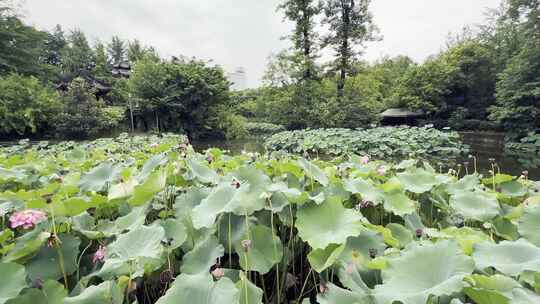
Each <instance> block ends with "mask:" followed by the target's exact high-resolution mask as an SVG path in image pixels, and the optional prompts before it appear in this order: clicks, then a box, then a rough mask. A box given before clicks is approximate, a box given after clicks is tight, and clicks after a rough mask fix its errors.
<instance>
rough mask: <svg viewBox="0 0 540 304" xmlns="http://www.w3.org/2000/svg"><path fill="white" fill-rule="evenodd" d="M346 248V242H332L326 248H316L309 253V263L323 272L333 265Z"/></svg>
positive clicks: (316, 269)
mask: <svg viewBox="0 0 540 304" xmlns="http://www.w3.org/2000/svg"><path fill="white" fill-rule="evenodd" d="M343 249H345V244H342V245H336V244H330V245H328V247H326V248H325V249H315V250H312V251H311V252H310V253H309V254H308V261H309V264H310V265H311V267H312V268H313V269H315V271H317V272H319V273H321V272H323V271H324V270H325V269H326V268H328V267H330V266H332V265H333V264H334V263H335V262H336V261H337V259H338V258H339V256H340V255H341V253H342V252H343Z"/></svg>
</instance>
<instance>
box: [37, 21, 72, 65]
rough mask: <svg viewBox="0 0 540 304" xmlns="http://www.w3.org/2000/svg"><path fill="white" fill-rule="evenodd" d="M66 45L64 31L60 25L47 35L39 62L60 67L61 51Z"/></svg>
mask: <svg viewBox="0 0 540 304" xmlns="http://www.w3.org/2000/svg"><path fill="white" fill-rule="evenodd" d="M66 45H67V40H66V36H65V34H64V30H63V29H62V26H60V24H58V25H56V26H55V27H54V29H53V31H52V32H50V33H48V34H47V39H46V40H45V45H44V47H43V48H44V50H43V54H42V59H41V61H42V62H43V63H45V64H50V65H54V66H60V65H61V63H62V56H61V51H62V49H63V48H64V47H65V46H66Z"/></svg>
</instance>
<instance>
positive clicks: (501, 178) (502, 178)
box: [482, 173, 514, 185]
mask: <svg viewBox="0 0 540 304" xmlns="http://www.w3.org/2000/svg"><path fill="white" fill-rule="evenodd" d="M512 180H514V177H513V176H512V175H508V174H501V173H498V174H495V176H490V177H486V178H484V179H483V180H482V183H484V184H486V185H491V184H493V183H494V184H496V185H499V184H502V183H507V182H510V181H512Z"/></svg>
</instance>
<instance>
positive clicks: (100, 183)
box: [79, 163, 120, 191]
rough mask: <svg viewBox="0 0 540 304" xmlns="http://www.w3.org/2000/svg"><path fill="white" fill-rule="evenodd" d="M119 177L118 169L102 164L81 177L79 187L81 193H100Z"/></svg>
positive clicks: (111, 165) (109, 164) (108, 164)
mask: <svg viewBox="0 0 540 304" xmlns="http://www.w3.org/2000/svg"><path fill="white" fill-rule="evenodd" d="M119 175H120V168H119V167H117V166H115V165H113V164H111V163H103V164H101V165H99V166H97V167H95V168H94V169H92V170H90V172H88V173H86V174H83V175H82V176H81V179H80V182H79V187H80V188H81V190H83V191H102V190H103V189H104V188H105V186H106V185H108V184H112V183H113V182H114V181H115V180H116V179H117V178H118V176H119Z"/></svg>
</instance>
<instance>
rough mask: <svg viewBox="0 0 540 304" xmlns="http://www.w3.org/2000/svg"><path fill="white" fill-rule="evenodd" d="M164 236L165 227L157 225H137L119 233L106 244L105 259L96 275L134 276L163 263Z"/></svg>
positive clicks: (103, 276) (107, 277) (109, 276)
mask: <svg viewBox="0 0 540 304" xmlns="http://www.w3.org/2000/svg"><path fill="white" fill-rule="evenodd" d="M164 239H165V230H164V229H163V227H161V226H159V225H154V226H150V227H148V226H139V227H137V228H135V229H133V230H131V231H129V232H128V233H125V234H121V235H119V236H118V237H117V239H116V241H114V242H113V243H111V244H109V245H108V246H107V248H106V254H107V255H106V258H105V263H104V264H103V267H102V268H101V269H100V271H99V272H98V273H96V274H95V275H97V276H100V277H102V278H104V279H109V278H111V277H118V276H121V275H131V276H132V277H133V278H136V277H138V276H142V275H143V274H144V273H145V271H147V270H153V269H155V268H158V267H159V266H161V264H162V254H163V252H164V248H163V246H162V244H161V241H162V240H164Z"/></svg>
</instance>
